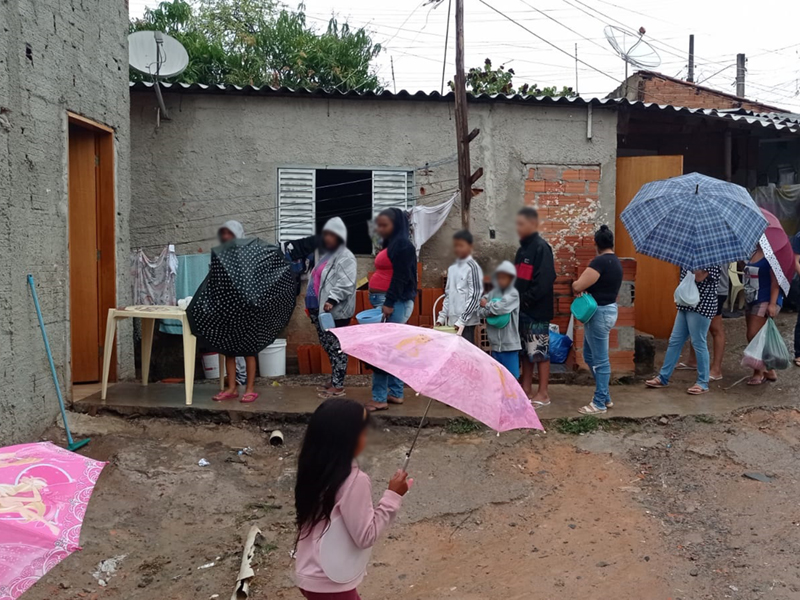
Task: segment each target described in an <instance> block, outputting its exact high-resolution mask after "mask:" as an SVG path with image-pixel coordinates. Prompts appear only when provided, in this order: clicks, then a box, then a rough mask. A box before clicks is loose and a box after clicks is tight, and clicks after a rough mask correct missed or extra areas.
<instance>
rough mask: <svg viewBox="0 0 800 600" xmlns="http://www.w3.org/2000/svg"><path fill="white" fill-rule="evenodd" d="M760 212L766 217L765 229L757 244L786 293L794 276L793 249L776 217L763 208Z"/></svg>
mask: <svg viewBox="0 0 800 600" xmlns="http://www.w3.org/2000/svg"><path fill="white" fill-rule="evenodd" d="M761 212H762V213H763V214H764V217H765V218H766V219H767V229H766V231H765V232H764V234H763V235H762V236H761V238H760V239H759V244H760V245H761V250H763V251H764V257H765V258H766V259H767V261H769V266H770V267H772V271H773V272H774V273H775V277H776V278H777V279H778V285H780V286H781V289H782V290H783V293H784V294H788V293H789V288H790V287H791V285H792V278H794V250H792V244H791V242H790V240H789V236H788V235H786V231H785V230H784V229H783V225H781V222H780V221H779V220H778V217H776V216H775V215H773V214H772V213H771V212H769V211H768V210H764V209H763V208H762V209H761Z"/></svg>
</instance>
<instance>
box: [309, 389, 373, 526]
mask: <svg viewBox="0 0 800 600" xmlns="http://www.w3.org/2000/svg"><path fill="white" fill-rule="evenodd" d="M368 420H369V415H368V414H367V415H366V416H365V414H364V406H363V405H362V404H359V403H358V402H355V401H354V400H348V399H347V398H329V399H328V400H326V401H325V402H323V403H322V404H320V405H319V407H317V410H315V411H314V414H313V415H311V420H310V421H309V423H308V429H306V435H305V438H304V439H303V447H302V448H301V449H300V457H299V458H298V461H297V484H296V485H295V488H294V506H295V510H296V512H297V539H298V540H300V539H302V538H304V537H306V536H307V535H309V534H310V533H311V530H312V529H313V528H314V527H315V526H316V525H317V524H319V523H322V522H325V523H328V522H330V519H331V512H333V507H334V505H335V504H336V493H337V492H338V491H339V488H340V487H342V484H343V483H344V482H345V480H346V479H347V478H348V477H349V476H350V472H351V470H352V464H353V457H354V455H355V452H356V446H357V445H358V439H359V437H361V433H362V432H363V431H364V429H365V428H366V426H367V423H368Z"/></svg>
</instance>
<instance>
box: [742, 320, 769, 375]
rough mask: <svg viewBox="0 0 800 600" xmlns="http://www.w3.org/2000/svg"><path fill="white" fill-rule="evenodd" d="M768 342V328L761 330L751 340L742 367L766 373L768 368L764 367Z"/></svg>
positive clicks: (745, 351) (745, 350)
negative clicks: (765, 347) (765, 348)
mask: <svg viewBox="0 0 800 600" xmlns="http://www.w3.org/2000/svg"><path fill="white" fill-rule="evenodd" d="M766 342H767V327H766V325H764V327H762V328H761V330H760V331H759V332H758V333H757V334H756V335H755V337H753V339H752V340H750V343H749V344H747V348H745V349H744V357H743V358H742V366H743V367H749V368H751V369H753V370H754V371H766V370H767V367H766V365H764V346H765V344H766Z"/></svg>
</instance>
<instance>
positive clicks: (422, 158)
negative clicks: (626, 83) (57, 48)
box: [131, 91, 617, 343]
mask: <svg viewBox="0 0 800 600" xmlns="http://www.w3.org/2000/svg"><path fill="white" fill-rule="evenodd" d="M165 99H166V103H167V107H168V109H169V110H170V113H171V114H170V116H171V117H172V120H171V121H169V122H164V121H162V122H161V126H160V127H158V128H157V127H156V113H155V106H156V103H155V97H154V93H153V92H139V91H137V92H133V93H132V98H131V171H132V198H133V201H132V202H133V206H132V208H133V210H132V213H131V245H132V247H134V248H138V247H143V246H144V247H149V246H152V247H153V249H155V247H163V245H165V244H167V243H170V242H172V243H177V244H178V253H179V254H183V253H191V252H198V251H207V250H208V249H209V248H210V247H211V246H212V245H213V239H212V238H213V236H214V233H215V231H216V228H217V227H218V226H219V224H220V223H221V222H223V221H224V220H226V219H229V218H233V219H238V220H240V221H242V223H243V224H244V226H245V230H246V231H256V232H262V233H260V234H259V235H261V236H262V237H264V238H265V239H274V216H275V206H276V199H275V194H276V187H277V184H276V176H277V171H278V168H279V167H285V166H316V167H322V166H326V165H327V166H331V167H348V168H353V167H365V168H375V167H403V168H407V169H409V170H412V169H415V170H416V191H417V193H418V194H419V195H420V198H419V200H418V202H419V203H423V204H436V203H438V202H440V201H443V200H445V199H446V198H447V197H448V196H449V194H446V193H441V192H442V190H449V189H453V188H455V185H456V178H457V166H456V161H455V133H454V124H453V110H452V107H451V106H449V105H448V104H445V103H442V102H435V101H387V100H367V99H355V100H354V99H350V100H346V99H325V98H302V97H277V96H267V97H265V96H260V97H259V96H241V95H239V96H236V95H228V96H218V95H211V94H176V93H167V94H165ZM592 120H593V126H592V138H591V139H587V108H586V107H585V106H574V107H556V106H549V107H545V106H541V105H538V106H537V105H530V104H528V105H519V104H507V103H492V104H488V103H472V104H471V105H470V127H478V128H480V129H481V134H480V136H479V137H478V138H477V139H476V140H475V141H474V142H473V143H472V145H471V148H472V165H473V168H477V167H479V166H482V167H483V169H484V172H485V176H484V178H483V179H482V180H480V181H479V182H478V183H477V184H476V187H480V188H482V189H483V190H484V192H483V193H482V194H480V195H479V196H477V197H476V198H475V199H474V200H473V202H472V215H471V217H472V227H471V229H472V231H473V233H474V234H475V237H476V241H477V244H476V257H477V258H478V260H479V261H480V262H481V263H482V265H483V266H484V269H486V270H488V269H490V268H492V267H493V266H494V264H496V262H498V261H499V260H502V259H506V258H513V256H514V252H515V250H516V247H517V241H516V236H515V234H514V230H513V217H514V214H515V212H516V211H517V210H518V209H519V208H520V207H521V206H523V204H524V202H525V190H526V183H525V182H526V179H528V177H529V171H530V165H535V164H547V165H567V166H570V165H578V166H585V167H592V168H594V169H596V170H597V173H598V178H597V179H595V180H593V186H592V189H591V190H589V188H588V187H587V194H588V195H590V196H591V202H590V203H587V204H585V205H582V206H581V207H580V208H578V207H577V205H576V210H578V214H575V215H574V218H573V219H572V220H571V221H570V224H575V225H576V226H577V224H578V223H581V222H584V223H589V224H590V225H586V226H584V228H583V229H582V230H581V233H585V231H584V230H586V231H588V230H589V229H593V227H594V225H595V224H599V223H609V224H611V225H613V223H614V218H613V215H614V208H615V192H614V190H615V160H616V147H617V145H616V124H617V119H616V113H614V112H611V111H609V110H602V109H598V108H595V109H594V114H593V119H592ZM426 163H428V164H431V165H439V166H433V167H431V168H427V169H426V168H424V166H425V165H426ZM587 227H588V229H587ZM460 228H461V215H460V211H459V210H454V211H452V212H451V214H450V217H449V219H448V221H447V223H446V225H445V227H444V228H443V229H442V230H441V231H440V232H439V233H438V234H437V235H436V236H435V237H434V238H433V239H432V240H431V241H430V242H429V243H428V244H427V245H426V246H425V247H424V248H423V251H422V255H421V260H422V262H423V263H424V273H423V284H425V285H426V286H430V287H440V285H441V274H442V272H443V271H444V270H446V268H447V266H448V265H449V264H450V262H451V254H450V243H451V242H450V238H451V235H452V233H453V232H454V231H456V230H458V229H460ZM491 231H494V238H492V236H491V235H490V232H491ZM568 233H569V231H559V232H558V236H557V237H558V238H559V239H560V238H561V237H562V236H563V235H565V234H568ZM552 241H554V243H555V242H556V241H558V240H556V239H554V240H552ZM559 243H560V242H559ZM359 262H360V263H361V269H360V270H361V271H362V273H366V271H367V270H368V269H369V268H370V263H371V260H368V259H367V260H361V261H359ZM298 313H299V311H298ZM295 317H296V318H295V319H294V321H293V324H292V329H291V331H292V338H293V340H292V341H293V342H295V343H311V342H314V341H315V336H314V334H313V331H312V330H311V328H310V327H308V326H307V323H306V321H307V319H305V318H303V317H301V316H300V314H297V315H295Z"/></svg>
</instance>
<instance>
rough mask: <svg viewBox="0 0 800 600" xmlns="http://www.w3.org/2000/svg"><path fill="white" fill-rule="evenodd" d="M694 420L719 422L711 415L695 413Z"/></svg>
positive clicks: (709, 423)
mask: <svg viewBox="0 0 800 600" xmlns="http://www.w3.org/2000/svg"><path fill="white" fill-rule="evenodd" d="M694 420H695V421H697V422H698V423H706V424H708V425H711V424H712V423H716V422H717V420H716V419H715V418H714V417H712V416H711V415H695V416H694Z"/></svg>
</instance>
